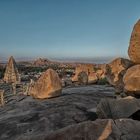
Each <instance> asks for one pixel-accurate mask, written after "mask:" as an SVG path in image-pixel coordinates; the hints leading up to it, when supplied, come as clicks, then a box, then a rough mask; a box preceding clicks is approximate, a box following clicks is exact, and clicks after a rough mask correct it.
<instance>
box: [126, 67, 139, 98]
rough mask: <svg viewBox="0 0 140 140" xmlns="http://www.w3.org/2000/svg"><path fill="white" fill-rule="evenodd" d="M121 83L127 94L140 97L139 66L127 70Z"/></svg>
mask: <svg viewBox="0 0 140 140" xmlns="http://www.w3.org/2000/svg"><path fill="white" fill-rule="evenodd" d="M123 82H124V91H125V92H126V93H127V94H130V95H136V96H137V95H139V96H140V65H135V66H133V67H131V68H129V69H128V70H127V72H126V74H125V75H124V77H123Z"/></svg>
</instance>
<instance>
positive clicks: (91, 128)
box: [45, 120, 121, 140]
mask: <svg viewBox="0 0 140 140" xmlns="http://www.w3.org/2000/svg"><path fill="white" fill-rule="evenodd" d="M120 135H121V132H120V131H119V129H117V127H116V126H115V124H114V122H113V120H97V121H94V122H92V121H88V122H84V123H80V124H76V125H71V126H69V127H66V128H64V129H61V130H58V131H56V132H54V133H51V134H49V135H48V136H46V137H45V139H46V140H107V139H109V140H113V139H116V140H117V139H118V138H119V137H120Z"/></svg>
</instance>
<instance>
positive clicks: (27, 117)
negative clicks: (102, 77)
mask: <svg viewBox="0 0 140 140" xmlns="http://www.w3.org/2000/svg"><path fill="white" fill-rule="evenodd" d="M8 86H9V84H8ZM0 88H1V85H0ZM113 92H114V88H113V87H109V86H105V85H103V86H100V85H89V86H78V87H72V88H64V89H63V90H62V96H59V97H57V98H50V99H48V100H35V99H33V98H32V97H31V96H26V95H25V96H24V95H22V96H21V95H20V96H12V97H10V96H8V98H7V101H8V102H7V103H6V105H5V106H4V107H3V108H1V107H0V130H1V131H0V140H23V139H25V140H44V139H43V137H44V136H45V135H48V134H49V133H51V132H54V131H56V130H59V129H62V128H64V127H67V126H69V125H73V124H77V123H81V122H84V121H88V120H92V121H93V120H95V117H94V116H93V115H94V114H92V113H91V111H90V112H89V110H90V109H91V108H95V107H96V105H97V104H98V103H99V101H100V99H102V98H104V97H110V98H114V94H113ZM6 94H7V91H6ZM7 95H8V94H7ZM93 132H94V131H93Z"/></svg>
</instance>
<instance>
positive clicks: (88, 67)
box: [72, 64, 97, 82]
mask: <svg viewBox="0 0 140 140" xmlns="http://www.w3.org/2000/svg"><path fill="white" fill-rule="evenodd" d="M81 72H85V73H86V74H87V76H88V79H89V80H90V79H91V80H90V82H92V81H95V80H97V77H96V76H95V75H93V72H94V65H92V64H80V65H79V66H77V67H76V70H75V76H74V77H73V78H72V81H73V82H76V81H78V75H79V74H80V73H81ZM93 78H94V79H93Z"/></svg>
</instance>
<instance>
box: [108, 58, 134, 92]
mask: <svg viewBox="0 0 140 140" xmlns="http://www.w3.org/2000/svg"><path fill="white" fill-rule="evenodd" d="M131 66H133V63H132V62H131V61H130V60H128V59H124V58H117V59H115V60H113V61H112V62H111V63H109V64H108V65H107V66H106V78H107V80H108V82H109V83H110V84H111V85H113V86H114V87H115V88H116V90H117V92H121V90H122V89H123V76H124V74H125V72H126V70H127V69H128V68H129V67H131Z"/></svg>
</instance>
